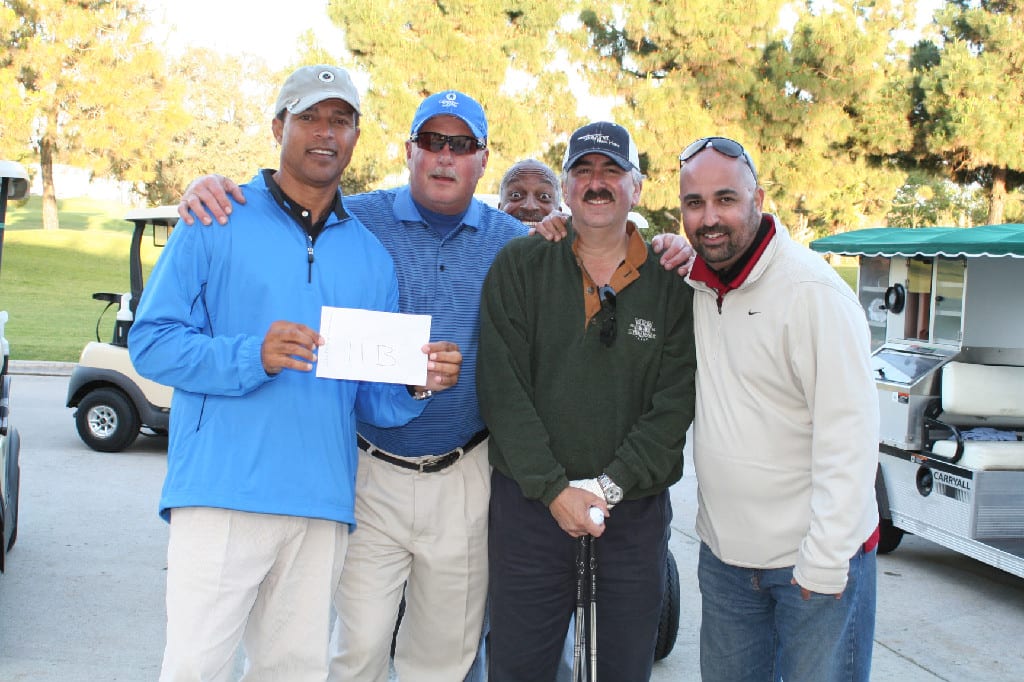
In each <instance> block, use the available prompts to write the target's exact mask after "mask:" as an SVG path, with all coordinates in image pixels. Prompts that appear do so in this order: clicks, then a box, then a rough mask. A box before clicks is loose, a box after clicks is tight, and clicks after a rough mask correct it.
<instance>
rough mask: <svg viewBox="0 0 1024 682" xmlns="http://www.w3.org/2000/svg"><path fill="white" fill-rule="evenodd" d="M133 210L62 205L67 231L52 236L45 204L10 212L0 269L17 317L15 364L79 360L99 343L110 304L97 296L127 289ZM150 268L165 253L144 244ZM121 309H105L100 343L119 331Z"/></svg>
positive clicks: (1, 302)
mask: <svg viewBox="0 0 1024 682" xmlns="http://www.w3.org/2000/svg"><path fill="white" fill-rule="evenodd" d="M128 210H129V209H128V208H127V207H125V206H122V205H120V204H116V203H108V202H96V201H90V200H88V199H75V200H69V201H65V202H59V204H58V211H59V215H60V223H61V229H60V230H56V231H45V230H43V229H42V227H41V226H42V220H41V218H40V200H39V198H38V197H33V198H31V199H30V200H29V201H28V202H27V203H23V204H22V205H19V204H13V205H8V207H7V220H6V228H7V229H6V230H5V236H4V246H3V261H2V270H0V310H6V311H7V312H8V313H9V315H10V320H9V321H8V323H7V327H6V331H5V336H6V337H7V340H8V341H9V342H10V345H11V358H12V359H14V360H57V361H67V362H75V361H77V360H78V356H79V354H80V353H81V352H82V348H83V347H84V346H85V344H86V343H88V342H89V341H94V340H95V339H96V321H97V319H98V318H99V315H100V312H101V311H102V310H103V307H104V306H105V305H106V304H105V303H103V302H101V301H95V300H93V298H92V294H93V293H94V292H97V291H109V292H125V291H128V288H129V284H128V249H129V245H130V243H131V231H132V226H131V223H129V222H127V221H126V220H124V214H125V213H127V212H128ZM143 243H144V247H143V251H142V255H143V263H144V264H147V265H148V266H149V267H152V264H153V263H154V262H155V261H156V257H157V255H159V251H158V250H157V249H156V248H154V247H152V245H150V244H148V243H146V242H145V241H144V242H143ZM115 312H116V311H115V310H114V308H111V309H110V310H108V311H107V312H106V314H105V315H104V317H103V321H102V323H101V325H100V329H99V332H100V338H101V339H102V340H109V339H110V337H111V336H112V335H113V330H114V314H115Z"/></svg>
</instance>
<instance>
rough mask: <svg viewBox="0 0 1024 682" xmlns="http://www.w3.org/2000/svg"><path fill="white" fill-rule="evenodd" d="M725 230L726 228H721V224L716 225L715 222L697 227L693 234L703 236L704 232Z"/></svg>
mask: <svg viewBox="0 0 1024 682" xmlns="http://www.w3.org/2000/svg"><path fill="white" fill-rule="evenodd" d="M725 231H726V230H723V229H722V226H721V225H717V224H716V225H711V226H710V227H701V228H698V229H697V232H696V233H695V234H696V235H697V236H698V237H703V236H704V235H706V234H708V233H710V232H725Z"/></svg>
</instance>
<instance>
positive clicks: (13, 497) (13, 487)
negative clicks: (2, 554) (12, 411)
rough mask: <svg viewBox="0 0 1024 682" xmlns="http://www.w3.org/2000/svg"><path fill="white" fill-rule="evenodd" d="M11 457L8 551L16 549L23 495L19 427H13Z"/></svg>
mask: <svg viewBox="0 0 1024 682" xmlns="http://www.w3.org/2000/svg"><path fill="white" fill-rule="evenodd" d="M10 439H11V440H10V448H11V449H10V453H11V454H10V458H9V459H8V460H7V463H8V466H9V467H10V471H8V472H7V482H8V483H7V484H8V485H9V486H10V490H8V491H7V504H9V505H12V509H11V512H12V513H11V537H10V539H8V540H7V551H8V552H10V551H11V550H12V549H14V543H15V541H16V540H17V539H18V505H19V504H20V501H19V498H20V496H21V466H20V465H19V463H18V462H19V451H20V450H21V437H20V436H19V435H18V429H11V432H10Z"/></svg>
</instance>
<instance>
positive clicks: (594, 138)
mask: <svg viewBox="0 0 1024 682" xmlns="http://www.w3.org/2000/svg"><path fill="white" fill-rule="evenodd" d="M576 139H577V140H578V141H580V142H583V141H584V140H587V141H590V142H596V143H597V144H610V145H611V146H613V147H621V146H622V145H620V144H618V143H617V142H615V141H614V140H612V138H610V137H608V136H607V135H602V134H601V133H591V134H589V135H584V136H583V137H578V138H576Z"/></svg>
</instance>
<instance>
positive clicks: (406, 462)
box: [356, 429, 490, 474]
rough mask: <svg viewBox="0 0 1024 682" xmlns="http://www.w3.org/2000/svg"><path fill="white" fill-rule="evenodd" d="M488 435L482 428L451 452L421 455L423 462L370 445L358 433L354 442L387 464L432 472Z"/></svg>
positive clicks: (455, 460)
mask: <svg viewBox="0 0 1024 682" xmlns="http://www.w3.org/2000/svg"><path fill="white" fill-rule="evenodd" d="M489 435H490V432H488V431H487V429H484V430H483V431H480V432H478V433H476V434H474V436H473V437H472V438H470V439H469V440H468V441H467V442H466V444H465V445H463V446H461V447H458V448H455V449H454V450H452V451H451V452H446V453H444V454H443V455H438V456H437V457H429V456H426V457H422V458H421V459H424V460H427V461H425V462H417V461H416V460H415V459H403V458H401V457H395V456H394V455H389V454H388V453H386V452H384V451H383V450H381V449H379V448H377V447H375V446H373V445H371V444H370V442H369V441H368V440H366V439H365V438H363V437H362V436H360V435H359V434H356V444H358V445H359V449H360V450H365V451H366V453H367V454H368V455H370V457H376V458H377V459H379V460H383V461H385V462H387V463H388V464H394V465H395V466H399V467H402V468H403V469H412V470H413V471H418V472H420V473H421V474H432V473H434V472H435V471H442V470H444V469H447V468H448V467H450V466H451V465H453V464H455V463H456V462H458V461H459V459H461V458H462V456H463V455H464V454H466V453H467V452H469V451H470V450H472V449H473V448H475V447H476V446H477V445H480V443H483V442H484V441H485V440H486V439H487V436H489Z"/></svg>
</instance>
